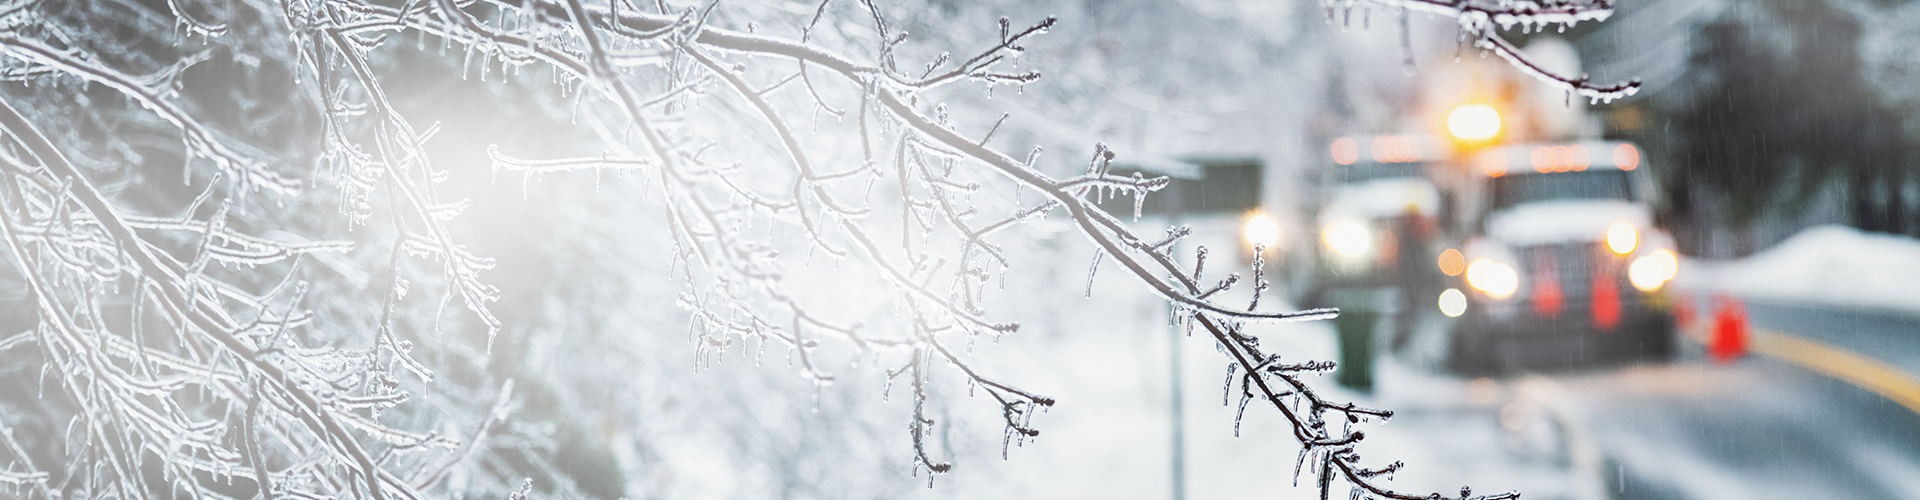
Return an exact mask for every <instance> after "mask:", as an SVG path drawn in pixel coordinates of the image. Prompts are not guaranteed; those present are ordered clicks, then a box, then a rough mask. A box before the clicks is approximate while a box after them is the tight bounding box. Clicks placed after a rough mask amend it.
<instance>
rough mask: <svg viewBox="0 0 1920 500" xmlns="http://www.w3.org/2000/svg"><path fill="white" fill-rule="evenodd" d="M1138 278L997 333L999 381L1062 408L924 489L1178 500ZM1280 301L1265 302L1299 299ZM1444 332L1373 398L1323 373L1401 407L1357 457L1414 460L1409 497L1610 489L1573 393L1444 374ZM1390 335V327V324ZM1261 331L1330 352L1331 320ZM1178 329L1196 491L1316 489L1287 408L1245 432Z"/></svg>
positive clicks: (1249, 415) (1154, 309)
mask: <svg viewBox="0 0 1920 500" xmlns="http://www.w3.org/2000/svg"><path fill="white" fill-rule="evenodd" d="M1196 229H1198V228H1196ZM1202 243H1206V242H1204V241H1203V242H1202ZM1226 244H1227V242H1213V244H1210V245H1209V246H1210V247H1213V248H1222V247H1225V246H1226ZM1213 265H1215V264H1210V268H1212V266H1213ZM1221 272H1222V273H1224V272H1225V271H1221ZM1130 280H1132V278H1131V277H1129V276H1125V275H1123V274H1122V273H1120V272H1116V271H1115V270H1113V269H1108V270H1105V271H1103V272H1102V273H1101V274H1099V275H1098V277H1097V278H1096V282H1095V286H1094V289H1095V290H1096V292H1095V293H1094V296H1093V297H1092V298H1091V299H1086V300H1084V301H1077V304H1069V306H1068V307H1066V308H1063V309H1060V310H1057V311H1054V314H1055V315H1056V317H1059V318H1072V320H1071V321H1069V322H1067V323H1065V324H1064V325H1061V326H1060V327H1059V328H1058V329H1057V331H1053V332H1035V333H1033V334H1028V333H1026V332H1025V331H1023V332H1022V334H1021V335H1017V336H1012V337H1008V338H1006V339H1003V340H1002V341H1001V344H1000V345H999V346H996V347H994V348H993V350H992V351H991V352H992V354H993V356H992V357H991V358H983V359H990V360H991V362H992V363H993V365H994V366H993V368H992V370H993V371H994V373H997V374H999V375H1000V376H1001V377H1002V378H1003V379H1006V380H1018V381H1021V383H1022V384H1023V386H1024V387H1026V388H1028V389H1031V390H1034V391H1037V392H1040V393H1042V394H1047V395H1049V396H1055V397H1058V398H1060V403H1059V405H1058V406H1056V407H1055V408H1053V409H1052V410H1051V411H1050V412H1048V413H1047V414H1045V415H1042V416H1040V417H1038V418H1037V419H1036V420H1035V423H1036V424H1039V425H1040V428H1041V430H1042V432H1043V434H1042V436H1041V437H1040V439H1039V440H1038V441H1037V442H1034V443H1029V444H1027V445H1026V446H1024V447H1020V448H1015V449H1014V450H1012V452H1011V454H1010V456H1009V459H1008V460H1006V461H1001V460H998V459H997V458H998V457H992V456H982V455H983V454H973V455H971V456H965V455H963V456H960V457H956V458H959V459H963V460H961V461H959V462H958V463H956V466H955V469H954V472H953V473H952V474H948V475H946V476H942V477H941V478H939V479H938V480H937V481H936V484H935V487H934V488H933V489H932V490H919V493H918V494H916V496H921V497H925V498H947V497H951V498H1063V497H1064V498H1171V497H1172V472H1171V465H1172V455H1171V451H1170V450H1171V448H1172V446H1171V444H1170V443H1171V441H1172V437H1171V422H1172V418H1171V403H1170V401H1171V399H1170V397H1171V396H1170V390H1169V388H1170V387H1171V385H1170V383H1169V379H1170V376H1169V375H1170V372H1169V365H1170V357H1169V347H1170V346H1171V343H1170V342H1169V340H1171V339H1174V338H1176V337H1175V333H1174V332H1173V331H1172V329H1171V328H1170V327H1168V326H1167V321H1166V319H1165V318H1166V304H1165V303H1164V302H1163V301H1160V300H1156V299H1155V298H1154V297H1152V296H1150V295H1149V294H1148V293H1147V292H1146V291H1145V290H1144V287H1140V286H1138V285H1137V283H1132V282H1131V281H1130ZM1276 288H1278V287H1276ZM1272 302H1274V301H1273V299H1271V298H1270V299H1268V301H1267V302H1263V306H1262V307H1263V308H1265V307H1277V308H1286V307H1291V306H1290V305H1288V304H1285V303H1278V304H1274V303H1272ZM1438 328H1439V327H1438V326H1435V327H1433V328H1430V329H1429V331H1426V332H1423V333H1422V335H1421V339H1419V340H1416V341H1415V344H1416V345H1415V346H1414V347H1413V348H1412V349H1410V350H1409V354H1407V355H1406V356H1404V357H1396V358H1389V359H1386V360H1384V361H1382V362H1381V364H1379V365H1377V370H1378V372H1377V374H1378V377H1377V380H1378V388H1377V390H1376V392H1374V393H1373V394H1358V393H1354V392H1352V391H1347V390H1344V389H1342V388H1341V387H1339V386H1337V385H1335V384H1334V383H1333V380H1332V377H1325V378H1322V379H1320V380H1318V381H1316V382H1317V385H1316V387H1317V388H1318V390H1319V391H1320V394H1321V396H1322V397H1325V398H1327V399H1329V400H1334V401H1354V402H1356V403H1358V404H1361V405H1364V406H1372V407H1376V408H1386V409H1391V410H1393V411H1395V412H1397V415H1396V416H1395V417H1394V418H1393V419H1392V420H1390V421H1388V422H1387V423H1385V424H1380V423H1372V424H1364V423H1363V424H1360V425H1363V426H1370V427H1368V428H1364V429H1363V430H1364V431H1365V432H1366V433H1367V436H1368V437H1367V438H1366V441H1365V442H1364V443H1363V444H1362V445H1361V446H1360V447H1359V452H1360V455H1361V456H1362V458H1363V461H1364V462H1365V463H1366V464H1367V465H1368V466H1372V467H1378V466H1381V465H1385V464H1388V463H1392V462H1393V461H1396V460H1398V461H1402V462H1404V463H1405V464H1406V466H1405V468H1404V469H1402V471H1401V472H1400V473H1398V474H1397V476H1396V477H1394V478H1393V480H1392V481H1391V482H1389V483H1388V484H1389V485H1390V486H1391V487H1392V488H1393V489H1395V490H1396V491H1400V492H1403V493H1408V494H1417V495H1425V494H1428V493H1436V492H1437V493H1441V494H1444V495H1447V496H1456V495H1458V494H1459V492H1460V488H1461V486H1463V485H1469V486H1472V487H1473V489H1474V491H1475V492H1478V494H1488V493H1498V492H1504V491H1509V490H1520V491H1522V492H1524V494H1525V497H1526V498H1529V499H1561V498H1565V499H1586V498H1603V497H1602V496H1597V494H1598V492H1599V483H1600V482H1601V480H1600V479H1599V477H1598V474H1597V473H1596V471H1598V470H1599V462H1600V460H1599V458H1598V457H1597V454H1596V453H1595V452H1593V447H1592V446H1591V444H1590V443H1587V442H1585V441H1584V440H1583V439H1584V438H1580V437H1577V436H1584V435H1585V434H1584V433H1581V432H1571V433H1570V432H1569V431H1568V429H1573V430H1575V431H1578V430H1579V429H1578V428H1579V426H1580V425H1581V423H1580V422H1579V418H1578V416H1577V415H1575V414H1574V413H1575V412H1571V411H1567V409H1566V407H1567V405H1566V404H1565V402H1564V401H1562V400H1563V399H1564V398H1563V397H1560V396H1557V395H1558V394H1562V393H1563V391H1559V390H1557V388H1555V387H1553V386H1552V382H1549V381H1546V380H1544V379H1538V378H1532V379H1523V380H1515V381H1494V380H1486V379H1480V380H1469V379H1462V378H1459V377H1456V376H1452V375H1449V374H1445V373H1443V372H1441V371H1439V370H1438V369H1437V368H1436V366H1437V364H1438V362H1437V357H1436V356H1435V354H1434V353H1437V352H1440V344H1439V343H1438V339H1437V338H1436V337H1437V335H1438ZM1386 331H1387V330H1386V327H1385V325H1382V327H1381V330H1380V333H1381V334H1384V333H1385V332H1386ZM1254 332H1255V333H1256V334H1257V335H1259V336H1260V338H1261V345H1262V346H1263V347H1266V348H1268V349H1270V352H1278V353H1281V354H1282V355H1283V356H1285V357H1287V358H1291V359H1297V360H1307V359H1316V360H1326V359H1334V358H1335V357H1336V354H1335V350H1336V343H1335V340H1334V334H1333V330H1332V324H1331V323H1330V322H1307V323H1284V324H1272V325H1264V326H1259V327H1256V329H1255V330H1254ZM1177 338H1178V339H1179V342H1180V343H1181V344H1180V352H1181V354H1182V366H1183V369H1182V373H1181V378H1182V382H1183V383H1182V386H1183V387H1184V393H1185V397H1184V401H1185V405H1184V406H1185V412H1186V414H1185V419H1186V425H1185V430H1186V445H1185V446H1186V464H1185V469H1186V485H1187V486H1186V493H1187V498H1207V499H1216V498H1276V497H1277V498H1317V494H1316V492H1315V491H1314V490H1313V489H1312V487H1311V485H1312V483H1313V482H1314V479H1315V478H1314V477H1313V476H1312V475H1311V474H1304V475H1301V476H1300V477H1299V484H1298V485H1297V486H1296V484H1295V473H1294V464H1295V460H1296V458H1297V454H1298V452H1299V449H1300V448H1299V444H1298V443H1296V442H1295V441H1294V440H1293V439H1292V437H1291V436H1290V435H1289V434H1288V432H1287V427H1286V425H1285V423H1284V421H1283V419H1282V417H1281V416H1280V415H1278V414H1277V413H1276V412H1275V411H1274V410H1273V409H1272V408H1270V407H1261V406H1259V405H1257V404H1253V405H1249V406H1248V408H1247V410H1246V414H1245V417H1244V420H1243V421H1242V422H1241V425H1240V429H1239V436H1238V437H1236V436H1235V435H1234V434H1235V429H1234V413H1235V408H1234V407H1233V406H1228V405H1223V404H1222V402H1223V401H1222V400H1223V397H1222V396H1223V391H1222V384H1223V382H1224V381H1225V378H1224V377H1225V376H1226V370H1225V369H1226V358H1224V357H1223V356H1222V355H1221V354H1219V353H1218V352H1216V351H1215V349H1214V343H1213V342H1212V341H1211V340H1208V339H1206V338H1204V337H1199V336H1196V337H1177ZM1382 343H1384V342H1382ZM1028 357H1031V358H1033V359H1028ZM1230 401H1231V402H1233V403H1237V402H1238V400H1237V398H1234V399H1232V400H1230ZM963 403H964V401H963ZM960 406H965V405H964V404H963V405H960ZM965 421H966V422H967V423H966V425H971V426H973V427H972V428H961V429H956V432H955V434H952V436H954V437H955V438H957V439H959V440H961V441H984V440H986V439H989V438H990V437H991V436H994V435H995V434H994V429H992V428H990V427H989V426H990V425H991V424H992V423H993V421H992V420H989V419H982V418H973V419H967V420H965ZM1570 435H1571V436H1576V437H1574V438H1569V437H1567V436H1570ZM992 444H994V445H997V444H998V443H997V442H996V443H992ZM993 451H997V450H993ZM1335 493H1336V495H1340V494H1342V493H1344V488H1338V487H1337V488H1336V491H1335Z"/></svg>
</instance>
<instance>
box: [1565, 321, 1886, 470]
mask: <svg viewBox="0 0 1920 500" xmlns="http://www.w3.org/2000/svg"><path fill="white" fill-rule="evenodd" d="M1749 307H1750V309H1749V314H1750V317H1751V319H1752V321H1753V324H1754V326H1755V327H1757V328H1761V329H1767V330H1773V331H1778V332H1782V333H1786V334H1789V335H1793V336H1796V337H1799V338H1802V339H1806V340H1810V341H1814V342H1818V343H1821V344H1824V345H1827V346H1832V347H1837V348H1840V349H1845V350H1848V351H1852V352H1854V353H1861V354H1863V355H1865V356H1868V357H1871V358H1874V359H1878V360H1880V361H1882V362H1884V363H1886V364H1887V365H1891V366H1893V367H1895V368H1897V369H1900V370H1903V371H1906V372H1907V373H1914V372H1916V371H1920V335H1916V334H1920V317H1914V316H1902V315H1898V314H1892V313H1882V312H1862V311H1860V310H1847V309H1834V308H1816V307H1806V306H1788V305H1781V304H1751V305H1750V306H1749ZM1695 350H1696V351H1697V348H1696V349H1695ZM1552 380H1553V382H1555V383H1556V385H1557V387H1559V389H1560V390H1562V391H1564V393H1565V394H1567V395H1568V396H1571V398H1570V399H1571V400H1572V401H1573V402H1574V403H1573V404H1574V406H1575V411H1578V412H1579V413H1580V414H1581V415H1583V416H1584V420H1585V423H1586V428H1585V429H1575V430H1574V432H1584V433H1586V434H1587V435H1588V437H1589V438H1590V439H1591V441H1592V442H1594V443H1595V444H1596V446H1597V447H1598V448H1599V449H1600V451H1601V453H1602V454H1604V456H1605V457H1606V461H1605V463H1604V464H1603V465H1601V467H1602V468H1603V469H1602V470H1601V471H1600V473H1601V475H1602V476H1603V477H1604V478H1606V483H1607V484H1606V485H1605V489H1606V490H1607V491H1608V493H1609V494H1610V496H1612V497H1613V498H1619V499H1695V498H1836V499H1838V498H1862V499H1868V498H1914V497H1916V495H1920V432H1915V431H1916V430H1920V415H1916V414H1915V413H1914V412H1913V411H1912V410H1910V409H1908V408H1907V407H1904V406H1902V405H1900V404H1898V403H1896V402H1895V401H1893V400H1891V399H1889V398H1888V397H1885V396H1883V395H1881V394H1877V393H1875V392H1873V391H1870V390H1868V389H1865V388H1863V387H1861V386H1859V385H1855V384H1850V383H1848V382H1844V381H1842V380H1840V379H1837V378H1835V377H1832V376H1829V375H1825V374H1822V373H1819V372H1817V371H1815V370H1813V369H1810V368H1809V367H1807V366H1802V365H1799V364H1795V363H1793V362H1790V361H1786V360H1783V359H1781V358H1777V357H1770V356H1749V357H1748V358H1746V359H1743V360H1741V361H1739V362H1736V363H1734V364H1731V365H1714V364H1711V363H1710V362H1707V361H1704V360H1702V358H1701V357H1700V356H1699V355H1698V354H1697V353H1695V354H1694V355H1692V356H1682V359H1681V360H1680V361H1678V362H1676V363H1674V364H1672V365H1667V366H1658V367H1636V368H1628V369H1624V370H1619V371H1612V372H1607V373H1595V374H1586V375H1567V376H1556V377H1552Z"/></svg>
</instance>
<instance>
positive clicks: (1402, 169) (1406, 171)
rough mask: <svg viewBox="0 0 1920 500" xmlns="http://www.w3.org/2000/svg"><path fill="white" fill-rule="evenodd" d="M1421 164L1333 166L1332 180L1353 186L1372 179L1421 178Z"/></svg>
mask: <svg viewBox="0 0 1920 500" xmlns="http://www.w3.org/2000/svg"><path fill="white" fill-rule="evenodd" d="M1421 165H1422V164H1421V163H1412V162H1410V163H1357V164H1353V165H1346V166H1335V167H1333V168H1334V174H1333V175H1334V180H1336V181H1338V183H1340V184H1353V183H1356V182H1365V181H1370V180H1374V179H1395V178H1401V177H1421V176H1422V172H1421V169H1420V166H1421Z"/></svg>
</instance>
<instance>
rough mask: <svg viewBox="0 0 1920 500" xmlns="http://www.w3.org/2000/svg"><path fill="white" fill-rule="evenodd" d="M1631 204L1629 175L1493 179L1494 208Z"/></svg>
mask: <svg viewBox="0 0 1920 500" xmlns="http://www.w3.org/2000/svg"><path fill="white" fill-rule="evenodd" d="M1568 199H1573V200H1632V199H1633V191H1632V189H1630V188H1629V180H1628V178H1627V173H1626V172H1625V171H1620V170H1612V169H1608V170H1589V171H1585V172H1560V173H1552V174H1521V175H1508V176H1503V177H1496V178H1494V179H1493V208H1494V210H1503V209H1506V208H1509V207H1512V206H1514V205H1519V204H1521V203H1527V202H1534V201H1547V200H1568Z"/></svg>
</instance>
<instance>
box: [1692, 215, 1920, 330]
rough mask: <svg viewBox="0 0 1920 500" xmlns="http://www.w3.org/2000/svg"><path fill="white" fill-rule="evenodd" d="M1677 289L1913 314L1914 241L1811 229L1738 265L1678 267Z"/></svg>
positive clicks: (1918, 259)
mask: <svg viewBox="0 0 1920 500" xmlns="http://www.w3.org/2000/svg"><path fill="white" fill-rule="evenodd" d="M1680 269H1681V271H1680V275H1679V276H1678V277H1676V278H1675V284H1676V285H1677V286H1678V287H1679V288H1681V289H1687V290H1699V291H1710V292H1728V293H1732V294H1734V295H1738V296H1742V297H1749V298H1765V299H1774V300H1786V301H1793V302H1806V303H1817V304H1824V305H1840V306H1854V307H1869V308H1879V309H1893V310H1900V311H1908V312H1916V313H1920V240H1916V239H1914V238H1909V237H1904V236H1894V235H1886V234H1876V233H1867V232H1863V231H1860V230H1857V229H1853V228H1850V227H1845V226H1838V225H1824V226H1815V227H1812V228H1808V229H1806V230H1804V231H1801V232H1800V233H1799V234H1795V235H1794V236H1792V237H1790V238H1787V240H1786V241H1782V242H1780V244H1778V245H1775V246H1773V247H1772V248H1768V249H1766V250H1762V251H1760V252H1758V253H1755V254H1753V255H1752V256H1749V257H1747V258H1744V259H1737V260H1731V261H1712V260H1701V259H1692V258H1689V259H1685V260H1683V261H1682V262H1681V267H1680Z"/></svg>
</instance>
